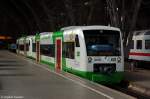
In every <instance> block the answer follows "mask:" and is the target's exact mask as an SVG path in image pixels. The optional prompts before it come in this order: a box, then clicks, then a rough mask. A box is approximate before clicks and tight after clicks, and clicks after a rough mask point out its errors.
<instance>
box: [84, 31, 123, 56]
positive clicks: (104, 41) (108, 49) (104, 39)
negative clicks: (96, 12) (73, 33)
mask: <svg viewBox="0 0 150 99" xmlns="http://www.w3.org/2000/svg"><path fill="white" fill-rule="evenodd" d="M83 33H84V38H85V43H86V50H87V55H88V56H120V55H121V41H120V32H119V31H113V30H84V31H83Z"/></svg>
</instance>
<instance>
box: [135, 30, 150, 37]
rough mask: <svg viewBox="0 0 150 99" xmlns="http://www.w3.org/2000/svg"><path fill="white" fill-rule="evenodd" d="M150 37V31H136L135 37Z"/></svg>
mask: <svg viewBox="0 0 150 99" xmlns="http://www.w3.org/2000/svg"><path fill="white" fill-rule="evenodd" d="M139 35H150V30H141V31H134V32H133V36H139Z"/></svg>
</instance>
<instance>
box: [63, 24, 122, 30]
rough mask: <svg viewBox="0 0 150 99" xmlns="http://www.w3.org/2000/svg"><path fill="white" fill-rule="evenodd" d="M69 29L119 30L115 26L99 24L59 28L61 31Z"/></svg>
mask: <svg viewBox="0 0 150 99" xmlns="http://www.w3.org/2000/svg"><path fill="white" fill-rule="evenodd" d="M71 29H81V30H90V29H103V30H116V31H120V29H119V28H116V27H110V26H100V25H93V26H69V27H64V28H61V30H62V31H65V30H71Z"/></svg>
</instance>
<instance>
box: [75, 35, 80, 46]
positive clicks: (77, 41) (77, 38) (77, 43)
mask: <svg viewBox="0 0 150 99" xmlns="http://www.w3.org/2000/svg"><path fill="white" fill-rule="evenodd" d="M75 42H76V47H80V44H79V37H78V35H76V37H75Z"/></svg>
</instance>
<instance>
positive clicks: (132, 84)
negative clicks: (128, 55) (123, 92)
mask: <svg viewBox="0 0 150 99" xmlns="http://www.w3.org/2000/svg"><path fill="white" fill-rule="evenodd" d="M125 80H126V81H129V87H128V88H129V89H131V90H134V91H137V92H140V93H142V94H145V95H148V96H150V70H146V69H142V68H135V69H134V71H133V70H131V69H130V67H129V64H128V65H126V68H125Z"/></svg>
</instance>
